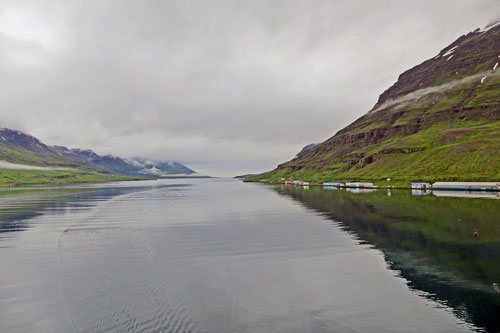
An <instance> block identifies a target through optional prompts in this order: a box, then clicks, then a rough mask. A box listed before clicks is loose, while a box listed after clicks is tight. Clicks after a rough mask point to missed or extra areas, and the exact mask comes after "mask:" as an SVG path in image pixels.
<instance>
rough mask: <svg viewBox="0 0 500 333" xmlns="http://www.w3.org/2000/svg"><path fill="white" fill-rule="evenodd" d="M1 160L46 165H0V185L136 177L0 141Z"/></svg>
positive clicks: (53, 183)
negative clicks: (15, 167) (21, 167)
mask: <svg viewBox="0 0 500 333" xmlns="http://www.w3.org/2000/svg"><path fill="white" fill-rule="evenodd" d="M0 161H5V162H9V163H13V164H21V165H26V166H35V167H43V168H47V169H46V170H25V169H8V168H0V187H6V186H19V185H41V184H51V185H64V184H73V183H94V182H109V181H117V180H132V179H138V178H137V177H136V178H133V177H125V176H118V175H113V174H110V173H105V172H103V171H102V170H100V169H97V168H94V167H92V166H89V165H86V164H83V163H79V162H75V161H72V160H69V159H66V158H63V157H60V156H58V155H57V154H54V153H52V152H50V151H46V150H44V149H40V150H39V151H29V150H26V149H22V148H19V147H13V146H9V145H6V144H1V143H0Z"/></svg>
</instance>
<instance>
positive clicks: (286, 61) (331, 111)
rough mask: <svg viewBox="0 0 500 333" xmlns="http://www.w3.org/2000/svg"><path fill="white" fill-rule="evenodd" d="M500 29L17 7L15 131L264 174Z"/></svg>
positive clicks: (429, 15)
mask: <svg viewBox="0 0 500 333" xmlns="http://www.w3.org/2000/svg"><path fill="white" fill-rule="evenodd" d="M498 17H500V5H499V4H498V1H497V0H464V1H460V2H459V3H457V1H455V0H444V1H430V0H424V1H412V2H410V1H404V2H403V1H397V0H386V1H378V2H374V1H360V0H359V1H212V0H210V1H201V0H200V1H114V0H108V1H92V0H89V1H43V0H37V1H35V0H33V1H22V0H21V1H19V0H17V1H10V0H4V1H2V2H1V3H0V75H1V77H2V80H0V125H2V126H6V127H14V128H18V129H21V130H24V131H27V132H29V133H31V134H33V135H35V136H37V137H39V138H40V139H41V140H42V141H44V142H46V143H49V144H65V145H68V146H71V147H83V148H92V149H94V150H95V151H96V152H98V153H113V154H117V155H120V156H123V157H132V156H144V157H150V158H157V159H162V158H164V159H168V160H178V161H181V162H184V163H186V164H187V165H188V166H189V167H191V168H193V169H195V170H197V171H200V172H203V173H210V174H215V175H231V174H237V173H247V172H256V171H264V170H266V169H271V168H273V167H274V166H275V165H276V164H278V163H280V162H283V161H285V160H287V159H289V158H291V157H293V156H294V155H295V154H296V153H297V152H298V151H299V150H300V148H302V146H304V145H305V144H308V143H310V142H320V141H323V140H325V139H327V138H328V137H330V136H331V135H333V134H334V133H335V132H336V131H338V130H339V129H341V128H343V127H344V126H346V125H347V124H349V123H350V122H351V121H353V120H354V119H355V118H357V117H359V116H361V115H363V114H365V113H366V112H367V111H368V110H370V109H371V107H372V106H373V104H375V102H376V100H377V97H378V95H379V94H380V93H381V92H382V91H383V90H384V89H386V88H387V87H389V86H390V85H391V84H392V83H393V82H394V81H395V80H396V78H397V76H398V75H399V74H400V73H401V72H402V71H404V70H406V69H408V68H410V67H412V66H414V65H416V64H417V63H420V62H422V61H423V60H425V59H427V58H430V57H432V56H434V55H436V54H437V53H438V52H439V51H440V50H441V49H443V48H444V47H445V46H447V45H448V44H449V43H451V42H452V41H453V40H455V39H456V38H458V37H459V35H461V34H464V33H467V32H469V31H471V30H474V29H475V28H476V27H482V26H485V25H486V24H487V23H488V22H490V21H492V20H494V19H495V18H498Z"/></svg>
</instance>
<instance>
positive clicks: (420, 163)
mask: <svg viewBox="0 0 500 333" xmlns="http://www.w3.org/2000/svg"><path fill="white" fill-rule="evenodd" d="M452 55H453V57H451V56H452ZM499 55H500V26H497V27H496V28H494V29H490V30H489V31H486V32H480V31H475V32H472V33H470V34H468V35H466V36H462V37H460V38H459V39H458V40H457V41H455V42H454V43H452V44H451V45H450V46H448V47H446V48H445V49H443V50H442V51H441V52H440V54H439V55H438V56H436V57H434V58H432V59H430V60H427V61H425V62H424V63H422V64H420V65H418V66H416V67H414V68H412V69H410V70H408V71H407V72H405V73H403V74H401V75H400V77H399V79H398V81H397V82H396V83H395V84H394V85H393V86H392V87H390V88H389V89H388V90H386V91H385V92H384V93H383V94H382V95H381V96H380V98H379V100H378V102H377V103H376V105H375V106H374V108H373V109H372V110H371V111H370V112H368V113H367V114H365V115H364V116H363V117H361V118H359V119H357V120H356V121H354V122H353V123H352V124H350V125H349V126H347V127H346V128H344V129H342V130H341V131H339V132H338V133H337V134H336V135H335V136H333V137H332V138H330V139H328V140H327V141H325V142H323V143H321V144H319V145H318V146H316V147H314V148H312V149H310V150H308V151H306V152H304V153H303V154H301V155H300V156H298V157H297V158H295V159H293V160H291V161H289V162H286V163H283V164H281V165H279V166H278V167H277V168H276V169H275V170H273V171H270V172H267V173H264V174H261V175H258V176H256V177H254V178H252V179H251V181H266V182H275V181H280V180H281V178H286V179H289V178H291V179H301V180H307V181H310V182H315V183H321V182H324V181H333V180H343V181H355V180H371V181H375V182H377V181H382V180H385V179H387V178H391V179H393V180H396V181H399V182H410V181H417V180H420V181H431V182H432V181H438V180H462V181H466V180H470V181H487V180H500V149H498V148H499V147H500V68H497V67H498V63H499V62H500V56H499Z"/></svg>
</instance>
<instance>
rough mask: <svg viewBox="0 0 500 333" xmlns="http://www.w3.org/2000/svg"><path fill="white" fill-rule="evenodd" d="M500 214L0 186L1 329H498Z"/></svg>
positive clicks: (161, 191) (195, 185)
mask: <svg viewBox="0 0 500 333" xmlns="http://www.w3.org/2000/svg"><path fill="white" fill-rule="evenodd" d="M389 194H390V196H389ZM445 195H446V194H445ZM499 218H500V200H494V199H484V198H472V199H471V198H453V197H436V196H434V195H425V196H415V195H412V193H411V192H409V191H392V193H391V192H387V191H375V192H371V193H353V192H348V191H334V190H331V191H329V190H323V189H319V188H314V189H313V188H311V189H301V188H293V187H282V186H278V187H271V186H264V185H258V184H244V183H240V182H238V181H235V180H225V179H197V180H184V179H180V180H162V181H146V182H126V183H116V184H105V185H102V184H101V185H87V186H74V187H65V188H38V189H14V190H5V191H0V272H1V274H0V332H460V331H471V330H483V331H491V332H494V331H498V330H499V329H500V324H499V323H500V319H498V318H496V317H497V315H498V313H499V309H500V301H499V296H500V293H499V291H500V289H499V288H500V287H499V284H498V283H500V278H499V277H500V271H499V270H500V268H499V267H500V258H499V256H500V254H499V253H500V246H499V244H500V222H498V219H499ZM476 229H477V230H478V231H479V235H480V236H479V238H473V237H472V232H473V231H474V230H476Z"/></svg>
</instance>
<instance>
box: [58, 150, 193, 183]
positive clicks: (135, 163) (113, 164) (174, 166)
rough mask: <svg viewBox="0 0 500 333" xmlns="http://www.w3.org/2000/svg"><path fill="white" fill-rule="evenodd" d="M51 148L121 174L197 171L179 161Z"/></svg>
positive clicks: (167, 173)
mask: <svg viewBox="0 0 500 333" xmlns="http://www.w3.org/2000/svg"><path fill="white" fill-rule="evenodd" d="M50 149H51V150H52V151H53V152H55V153H57V154H59V155H60V156H62V157H65V158H68V159H71V160H73V161H77V162H81V163H85V164H89V165H92V166H94V167H98V168H101V169H103V170H106V171H108V172H111V173H115V174H120V175H127V176H150V177H155V178H156V177H163V176H168V175H173V174H182V175H191V174H193V173H195V171H193V170H191V169H189V168H188V167H186V166H184V165H183V164H181V163H179V162H162V161H154V160H149V159H145V158H133V159H123V158H120V157H116V156H112V155H104V156H101V155H98V154H96V153H95V152H93V151H92V150H90V149H79V148H73V149H68V148H66V147H64V146H52V147H50Z"/></svg>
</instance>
